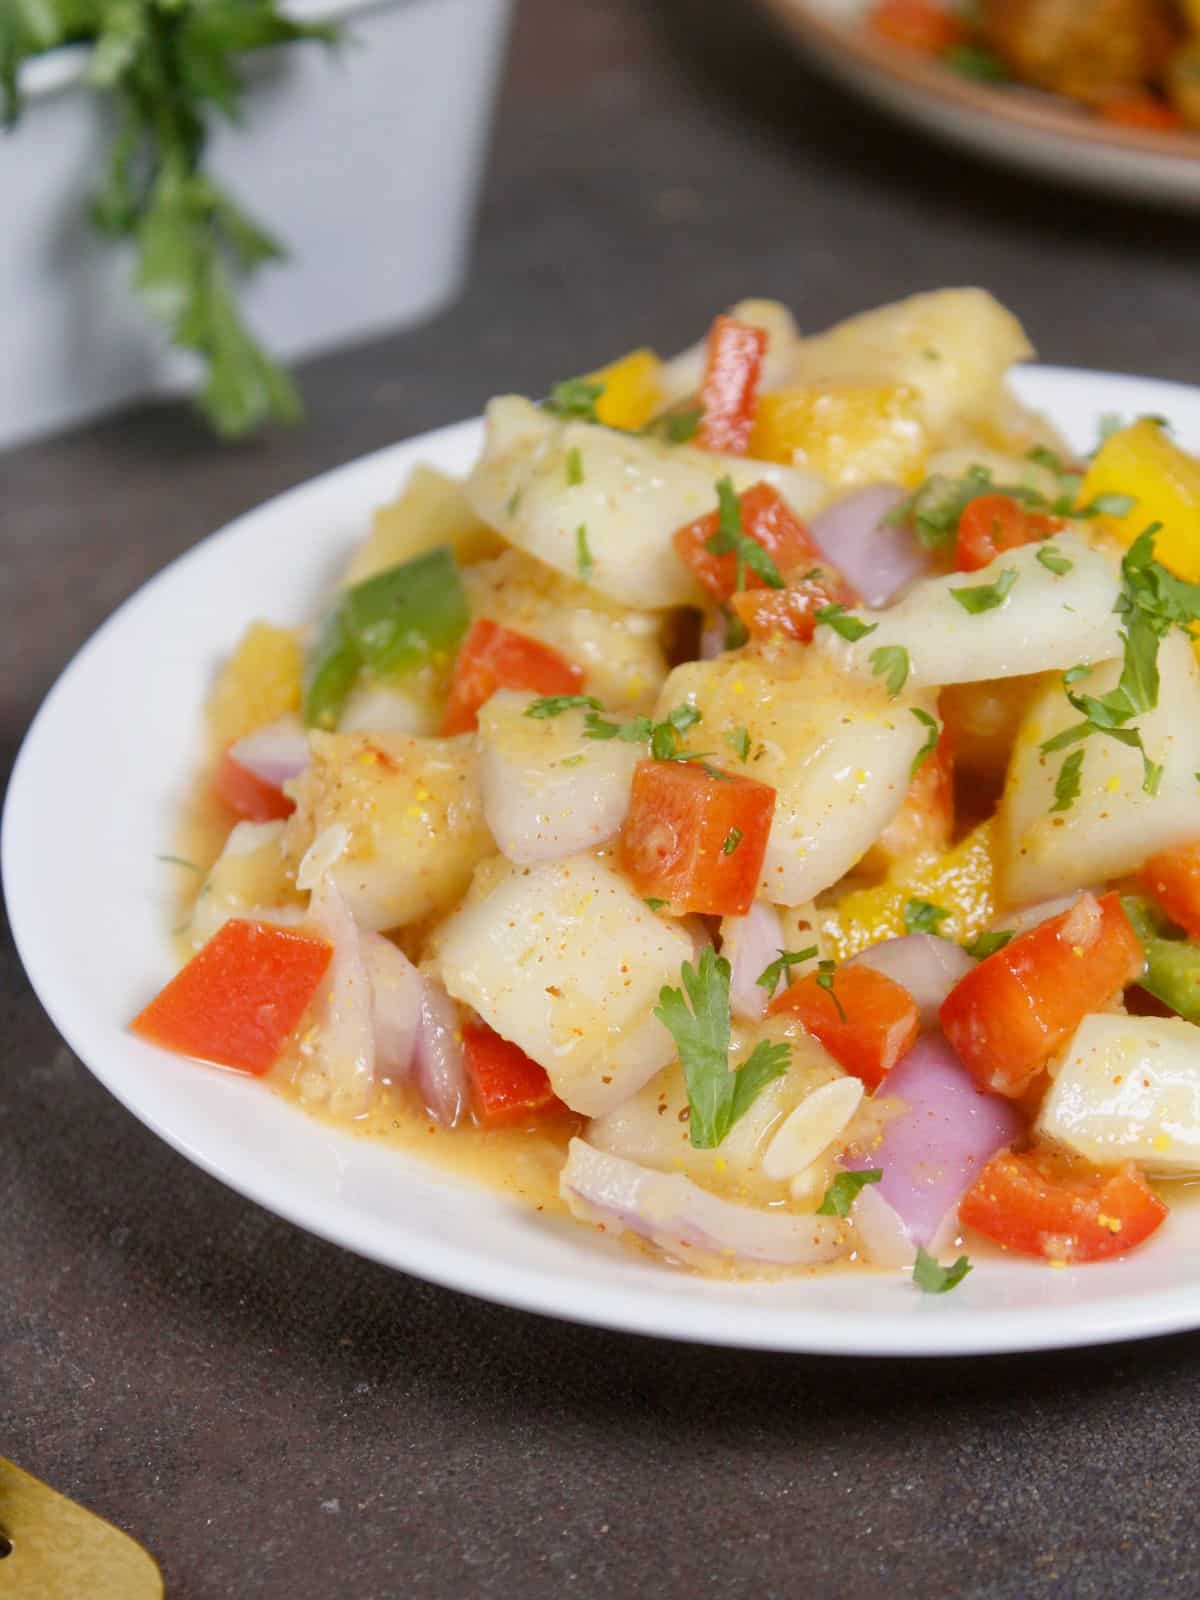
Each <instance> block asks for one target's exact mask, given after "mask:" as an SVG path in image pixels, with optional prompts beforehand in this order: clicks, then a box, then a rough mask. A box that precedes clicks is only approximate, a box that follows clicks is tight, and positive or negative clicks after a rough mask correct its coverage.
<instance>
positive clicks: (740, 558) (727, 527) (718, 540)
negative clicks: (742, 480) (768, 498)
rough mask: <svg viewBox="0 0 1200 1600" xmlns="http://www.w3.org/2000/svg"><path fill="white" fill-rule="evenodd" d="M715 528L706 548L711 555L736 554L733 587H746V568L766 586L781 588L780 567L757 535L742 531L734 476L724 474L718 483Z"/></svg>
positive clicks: (739, 503) (740, 511)
mask: <svg viewBox="0 0 1200 1600" xmlns="http://www.w3.org/2000/svg"><path fill="white" fill-rule="evenodd" d="M717 507H718V511H717V531H716V533H714V534H713V536H712V538H711V539H710V540H709V541H708V543H707V545H706V547H705V548H706V549H709V550H711V551H712V552H713V554H714V555H718V556H724V555H728V554H729V553H730V551H732V552H733V553H734V555H735V556H736V558H737V576H736V581H735V583H734V587H735V588H736V589H739V590H741V589H744V588H745V587H746V570H745V569H746V568H747V567H749V568H750V570H751V572H754V573H757V575H758V576H759V577H760V578H761V579H762V581H763V582H764V583H765V584H766V586H767V588H768V589H782V588H783V579H782V578H781V577H780V575H779V568H778V567H777V566H776V565H775V563H774V561H773V560H772V559H771V556H770V554H769V553H768V552H767V551H766V550H764V549H763V547H762V545H761V544H759V542H758V540H757V539H752V538H751V537H750V536H749V534H747V533H744V532H743V531H742V505H741V501H740V500H739V499H738V496H737V490H736V489H735V488H734V487H733V479H732V478H730V477H728V476H726V477H724V478H721V479H720V480H719V482H718V483H717Z"/></svg>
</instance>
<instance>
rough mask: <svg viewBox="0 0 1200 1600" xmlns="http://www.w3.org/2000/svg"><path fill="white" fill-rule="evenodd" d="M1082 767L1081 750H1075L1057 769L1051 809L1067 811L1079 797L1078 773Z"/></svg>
mask: <svg viewBox="0 0 1200 1600" xmlns="http://www.w3.org/2000/svg"><path fill="white" fill-rule="evenodd" d="M1082 769H1083V751H1082V750H1075V751H1073V752H1072V754H1071V755H1069V756H1068V757H1067V759H1066V760H1065V761H1064V762H1063V764H1062V766H1061V767H1060V768H1059V769H1058V777H1057V778H1056V779H1055V782H1054V804H1053V805H1052V806H1051V807H1050V809H1051V811H1069V810H1070V809H1071V807H1072V806H1073V805H1074V804H1075V802H1076V800H1078V799H1079V774H1080V772H1081V771H1082Z"/></svg>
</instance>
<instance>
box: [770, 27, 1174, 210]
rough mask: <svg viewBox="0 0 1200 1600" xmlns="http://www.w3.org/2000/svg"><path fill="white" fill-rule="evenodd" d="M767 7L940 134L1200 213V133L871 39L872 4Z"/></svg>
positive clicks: (997, 155)
mask: <svg viewBox="0 0 1200 1600" xmlns="http://www.w3.org/2000/svg"><path fill="white" fill-rule="evenodd" d="M762 3H763V4H765V6H766V8H767V9H768V10H769V11H772V12H774V14H775V15H776V16H777V17H778V18H779V20H780V21H781V22H782V23H783V25H784V27H785V28H786V29H787V30H788V31H789V32H790V33H791V34H792V36H793V37H794V38H796V39H797V40H798V41H799V42H800V43H801V44H802V45H803V46H804V48H805V49H806V50H807V51H808V52H809V53H810V54H811V55H813V56H814V57H815V58H816V59H817V60H819V61H820V62H821V63H822V64H823V65H824V66H825V67H826V69H827V70H828V71H829V72H830V73H831V74H833V76H834V77H836V78H839V79H841V80H842V81H843V82H844V83H847V84H849V85H850V87H851V88H853V89H856V90H857V91H858V92H859V93H860V94H862V95H863V96H864V97H865V98H866V99H869V100H873V101H875V102H876V104H878V105H881V106H883V107H884V108H885V109H887V110H888V111H891V112H893V113H894V114H895V115H896V116H899V117H902V118H904V119H905V120H906V121H909V122H912V123H915V124H916V125H917V126H919V127H922V128H924V129H925V130H926V131H927V132H929V133H932V134H936V135H937V136H938V137H939V138H943V139H946V140H949V141H950V142H951V143H954V144H959V145H963V146H964V147H965V148H967V149H969V150H973V151H974V152H975V153H976V154H977V155H983V156H987V157H989V158H991V159H993V160H996V161H1001V162H1003V163H1004V164H1005V165H1006V166H1014V167H1020V168H1023V169H1024V170H1026V171H1028V172H1034V173H1039V174H1041V175H1042V176H1045V177H1050V178H1055V179H1058V180H1060V181H1061V182H1063V183H1070V184H1082V185H1083V186H1085V187H1087V188H1090V189H1096V190H1099V191H1101V192H1102V193H1104V194H1108V195H1112V194H1121V195H1124V196H1126V197H1128V198H1130V199H1135V200H1159V201H1162V202H1165V203H1167V204H1170V205H1172V206H1174V207H1176V208H1179V209H1183V210H1189V211H1191V210H1196V209H1200V134H1197V133H1194V132H1192V133H1152V132H1146V131H1143V130H1140V129H1130V128H1120V127H1116V126H1114V125H1112V124H1109V123H1103V122H1101V121H1099V120H1098V119H1097V118H1095V117H1093V116H1091V115H1090V114H1089V113H1088V112H1086V111H1085V110H1084V109H1083V108H1082V107H1076V106H1074V105H1072V104H1071V102H1069V101H1066V100H1062V99H1059V98H1058V97H1055V96H1051V95H1044V94H1040V93H1038V92H1037V91H1035V90H1031V89H1022V88H1018V87H1013V86H1008V85H999V86H993V85H989V84H982V83H975V82H972V81H970V80H968V79H966V78H963V77H961V76H959V75H957V74H955V73H953V72H951V71H949V70H947V69H946V68H943V67H939V66H938V65H937V64H936V63H931V62H927V61H924V60H922V59H921V58H920V57H918V56H915V55H913V54H912V53H911V52H906V51H903V50H900V49H897V48H894V47H889V46H888V45H886V44H883V43H880V42H879V41H876V40H873V39H872V38H871V36H870V35H869V33H868V32H867V30H866V29H865V27H864V26H863V19H864V17H865V16H866V13H867V11H868V9H869V0H762Z"/></svg>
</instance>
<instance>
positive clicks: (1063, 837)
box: [1000, 633, 1200, 905]
mask: <svg viewBox="0 0 1200 1600" xmlns="http://www.w3.org/2000/svg"><path fill="white" fill-rule="evenodd" d="M1158 667H1159V673H1160V685H1159V698H1158V706H1157V708H1156V709H1155V710H1154V711H1150V712H1147V713H1145V714H1144V715H1143V716H1140V717H1138V718H1137V719H1136V721H1135V724H1133V725H1135V726H1136V727H1137V728H1138V729H1139V730H1140V732H1141V736H1142V742H1143V744H1144V745H1145V748H1146V753H1147V754H1148V755H1149V757H1150V758H1151V760H1152V761H1156V762H1160V763H1161V764H1162V768H1163V771H1162V777H1161V779H1160V780H1159V784H1158V792H1157V794H1153V795H1152V794H1148V793H1147V792H1146V789H1145V787H1144V781H1145V773H1144V770H1143V765H1142V757H1141V755H1140V754H1139V752H1138V751H1137V750H1135V749H1131V748H1130V747H1129V746H1128V745H1124V744H1121V743H1119V742H1118V741H1117V740H1115V739H1110V738H1107V737H1106V736H1105V735H1103V734H1100V733H1095V734H1093V735H1092V736H1091V738H1089V739H1087V740H1085V741H1084V742H1083V743H1082V744H1077V745H1072V746H1071V747H1070V748H1069V749H1066V750H1059V751H1054V752H1051V753H1050V754H1048V755H1047V754H1046V753H1045V752H1043V750H1042V749H1041V745H1042V743H1043V742H1044V741H1045V740H1047V739H1050V738H1052V737H1053V736H1054V735H1055V734H1057V733H1060V732H1061V731H1062V730H1063V729H1064V728H1068V727H1071V726H1074V725H1075V724H1077V723H1079V722H1080V721H1081V720H1082V718H1081V716H1080V713H1079V712H1078V711H1076V710H1075V708H1074V707H1073V706H1072V705H1071V704H1070V703H1069V701H1068V700H1067V698H1066V694H1065V692H1064V690H1063V688H1062V686H1061V683H1054V684H1051V685H1050V686H1049V687H1048V688H1047V689H1046V690H1045V691H1044V693H1043V694H1042V695H1040V696H1039V697H1038V698H1037V699H1036V700H1035V701H1034V702H1033V703H1032V705H1031V706H1030V708H1029V711H1028V712H1027V714H1026V717H1025V720H1024V722H1023V723H1022V726H1021V731H1020V733H1019V734H1018V736H1017V741H1016V744H1015V746H1014V749H1013V756H1012V761H1011V764H1010V766H1009V773H1008V784H1007V787H1006V789H1005V792H1004V801H1003V804H1002V806H1001V810H1000V829H1001V838H1002V840H1003V843H1004V861H1005V866H1004V879H1003V882H1004V898H1005V899H1006V900H1007V901H1008V902H1009V903H1010V904H1013V905H1021V904H1023V903H1024V902H1027V901H1040V900H1045V899H1048V898H1050V897H1051V896H1053V895H1059V894H1065V893H1067V892H1068V891H1069V890H1071V889H1079V888H1084V887H1086V886H1088V885H1091V884H1095V883H1103V882H1104V881H1105V880H1107V879H1110V878H1116V877H1119V876H1121V875H1122V874H1123V873H1127V872H1132V871H1133V870H1134V869H1135V868H1137V867H1138V866H1140V865H1141V863H1142V862H1143V861H1144V860H1145V859H1146V857H1147V856H1150V855H1153V854H1154V853H1155V852H1156V851H1159V850H1167V849H1169V848H1171V846H1173V845H1177V844H1186V843H1189V842H1191V841H1192V840H1194V839H1195V838H1196V837H1197V834H1200V786H1198V785H1197V782H1196V773H1197V771H1198V770H1200V667H1197V664H1196V658H1195V656H1194V655H1193V653H1192V647H1191V645H1190V644H1189V643H1188V641H1187V640H1186V639H1185V638H1184V637H1183V636H1182V635H1181V634H1179V633H1172V634H1171V635H1170V636H1169V637H1168V638H1166V639H1164V640H1163V641H1162V644H1161V646H1160V647H1159V652H1158ZM1120 674H1121V668H1120V663H1118V662H1115V661H1114V662H1111V663H1109V664H1108V665H1107V666H1104V667H1102V668H1100V669H1099V670H1097V671H1096V672H1094V673H1092V674H1091V675H1090V676H1089V677H1088V678H1086V679H1084V680H1083V681H1082V682H1081V683H1080V684H1079V685H1077V688H1080V689H1085V690H1086V691H1087V693H1088V694H1090V695H1095V696H1097V697H1099V696H1102V695H1104V694H1107V693H1108V692H1109V691H1110V690H1111V689H1115V688H1116V686H1117V682H1118V679H1119V678H1120ZM1077 750H1082V752H1083V766H1082V768H1081V770H1080V775H1079V780H1080V792H1079V796H1078V798H1077V799H1076V800H1075V801H1073V803H1072V804H1071V806H1070V808H1069V809H1068V810H1059V811H1055V810H1054V806H1055V803H1056V802H1055V784H1056V781H1057V778H1058V775H1059V773H1060V772H1061V770H1062V766H1063V762H1064V761H1065V760H1066V759H1067V758H1068V757H1069V756H1070V755H1071V754H1072V752H1073V751H1077Z"/></svg>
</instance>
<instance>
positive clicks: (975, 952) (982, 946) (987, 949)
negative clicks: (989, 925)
mask: <svg viewBox="0 0 1200 1600" xmlns="http://www.w3.org/2000/svg"><path fill="white" fill-rule="evenodd" d="M1011 940H1012V934H1011V933H1010V932H1009V931H1008V929H1007V928H995V929H989V930H988V931H987V932H986V933H981V934H979V936H978V937H977V938H974V939H972V940H971V942H970V943H969V944H965V945H963V949H964V950H965V951H966V952H967V954H968V955H969V956H971V957H972V959H973V960H975V961H986V960H987V958H988V957H989V956H994V955H995V954H996V951H997V950H1003V949H1004V946H1005V945H1006V944H1008V943H1010V941H1011Z"/></svg>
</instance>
